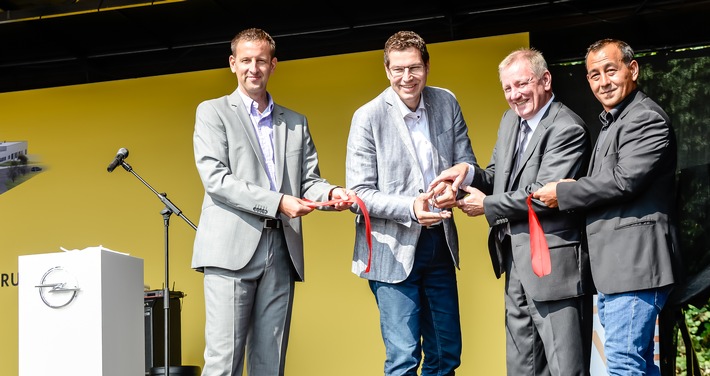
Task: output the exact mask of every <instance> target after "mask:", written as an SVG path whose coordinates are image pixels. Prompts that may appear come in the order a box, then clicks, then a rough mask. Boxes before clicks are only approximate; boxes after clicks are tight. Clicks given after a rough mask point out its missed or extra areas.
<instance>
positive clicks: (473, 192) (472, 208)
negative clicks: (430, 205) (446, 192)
mask: <svg viewBox="0 0 710 376" xmlns="http://www.w3.org/2000/svg"><path fill="white" fill-rule="evenodd" d="M463 190H464V191H466V192H468V193H469V194H468V196H466V197H464V198H462V199H460V200H458V201H456V206H457V207H458V208H459V209H461V211H463V212H464V213H466V214H468V216H469V217H476V216H479V215H481V214H484V210H483V199H484V198H486V195H485V193H483V192H481V191H479V190H478V189H476V188H473V187H464V188H463Z"/></svg>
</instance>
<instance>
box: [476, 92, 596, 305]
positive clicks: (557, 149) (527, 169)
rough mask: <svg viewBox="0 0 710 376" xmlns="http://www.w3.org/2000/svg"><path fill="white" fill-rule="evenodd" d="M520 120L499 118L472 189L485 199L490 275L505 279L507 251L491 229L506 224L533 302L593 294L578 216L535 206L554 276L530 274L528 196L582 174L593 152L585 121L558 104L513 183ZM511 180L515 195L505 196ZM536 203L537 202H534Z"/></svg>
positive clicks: (535, 135) (509, 113) (508, 113)
mask: <svg viewBox="0 0 710 376" xmlns="http://www.w3.org/2000/svg"><path fill="white" fill-rule="evenodd" d="M519 123H520V118H519V117H518V116H517V114H516V113H515V112H514V111H513V110H508V111H506V112H505V114H503V118H502V119H501V122H500V127H499V128H498V139H497V141H496V145H495V148H494V149H493V155H492V157H491V162H490V164H489V165H488V166H487V167H486V169H485V170H482V169H476V173H475V175H474V180H473V183H472V184H471V185H473V186H474V187H476V188H478V189H480V190H481V191H482V192H484V193H486V194H488V196H487V197H486V198H485V200H484V201H483V206H484V211H485V216H486V220H487V221H488V223H489V225H490V226H491V230H490V232H489V237H488V249H489V252H490V255H491V261H492V262H493V271H494V272H495V275H496V277H498V278H500V276H501V274H502V273H503V265H504V264H503V257H504V255H505V250H503V249H500V248H499V245H497V244H496V241H495V236H497V232H496V228H495V226H505V225H506V224H507V223H509V224H510V232H511V248H512V255H513V260H514V262H515V265H516V268H517V270H518V273H519V274H520V280H521V282H522V284H523V286H524V287H525V291H526V292H527V293H528V294H530V296H531V297H532V298H533V299H535V300H541V301H546V300H559V299H565V298H570V297H574V296H579V295H582V294H584V293H586V292H589V291H591V290H592V288H593V286H592V283H591V278H590V275H589V257H588V255H587V252H586V250H585V249H583V247H582V227H583V223H582V218H581V217H580V216H579V215H578V214H576V213H571V212H566V211H559V210H557V209H549V208H547V207H546V206H545V205H542V204H540V203H539V202H538V203H536V204H535V205H534V208H535V212H536V213H537V215H538V219H539V220H540V224H541V226H542V228H543V230H544V231H545V239H546V240H547V244H548V247H549V248H550V261H551V262H552V272H551V273H550V274H549V275H546V276H544V277H538V276H537V275H535V273H533V271H532V264H531V259H530V230H529V222H528V207H527V203H526V198H527V196H528V195H529V194H530V193H531V192H534V191H536V190H537V189H538V188H540V187H542V186H543V185H544V184H545V183H548V182H551V181H557V180H559V179H562V178H579V177H580V176H582V175H583V174H584V171H585V170H586V167H587V161H588V160H589V154H590V151H591V147H590V139H589V134H588V132H587V127H586V125H585V124H584V121H583V120H582V119H581V118H580V117H579V116H577V114H575V113H574V112H572V110H570V109H569V108H568V107H567V106H565V105H564V104H562V103H560V102H559V101H557V100H556V99H555V100H553V102H552V103H551V104H550V107H549V108H548V109H547V113H545V114H544V115H543V117H542V119H541V120H540V123H539V124H538V126H537V127H536V128H535V132H533V134H532V135H531V137H530V141H529V143H528V146H527V148H526V149H525V154H524V155H523V157H522V160H521V161H520V168H519V169H518V173H517V174H516V175H515V176H512V177H511V169H512V166H513V160H514V158H515V147H516V143H517V139H518V129H519ZM509 179H516V180H517V185H516V187H517V189H514V190H512V191H507V187H508V183H509ZM533 202H535V201H533Z"/></svg>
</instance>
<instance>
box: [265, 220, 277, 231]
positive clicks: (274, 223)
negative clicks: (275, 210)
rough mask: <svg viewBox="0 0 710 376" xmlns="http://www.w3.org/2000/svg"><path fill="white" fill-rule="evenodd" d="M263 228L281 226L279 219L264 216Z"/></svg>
mask: <svg viewBox="0 0 710 376" xmlns="http://www.w3.org/2000/svg"><path fill="white" fill-rule="evenodd" d="M264 228H270V229H274V228H281V221H280V220H278V219H274V218H264Z"/></svg>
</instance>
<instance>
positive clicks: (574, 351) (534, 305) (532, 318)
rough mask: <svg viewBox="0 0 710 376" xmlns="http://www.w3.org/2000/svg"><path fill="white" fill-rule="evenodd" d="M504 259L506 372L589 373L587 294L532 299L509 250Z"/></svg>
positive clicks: (523, 375)
mask: <svg viewBox="0 0 710 376" xmlns="http://www.w3.org/2000/svg"><path fill="white" fill-rule="evenodd" d="M508 244H509V243H508ZM505 258H506V260H504V263H505V275H506V277H505V313H506V315H505V329H506V338H505V339H506V366H507V370H508V373H507V374H508V375H510V376H547V375H553V376H572V375H589V365H590V357H591V351H592V348H591V346H592V323H593V322H592V295H591V294H587V295H584V296H580V297H574V298H568V299H561V300H551V301H536V300H533V299H532V298H531V297H530V295H528V294H527V293H526V292H525V288H523V285H522V283H521V282H520V279H519V277H518V271H517V269H516V267H515V263H514V262H513V261H512V259H513V257H512V255H511V254H510V252H508V253H507V255H506V257H505Z"/></svg>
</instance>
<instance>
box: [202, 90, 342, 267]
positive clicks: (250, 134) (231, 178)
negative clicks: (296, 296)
mask: <svg viewBox="0 0 710 376" xmlns="http://www.w3.org/2000/svg"><path fill="white" fill-rule="evenodd" d="M272 118H273V126H274V161H275V165H276V187H277V190H278V191H277V192H274V191H271V190H270V189H269V178H268V176H267V173H266V167H265V163H264V158H263V155H262V152H261V147H260V146H259V141H258V138H257V135H256V132H255V130H254V126H253V125H252V122H251V119H250V118H249V115H248V113H247V112H246V109H245V108H244V104H243V102H242V100H241V97H240V96H239V94H238V93H237V92H236V91H235V92H233V93H232V94H231V95H228V96H223V97H221V98H217V99H211V100H207V101H204V102H202V103H200V105H199V106H198V107H197V112H196V120H195V133H194V138H193V142H194V149H195V162H196V164H197V171H198V172H199V175H200V179H202V184H203V185H204V187H205V197H204V201H203V204H202V213H201V216H200V223H199V226H198V228H197V235H196V237H195V245H194V251H193V257H192V267H193V268H195V269H198V270H201V269H203V268H204V267H206V266H209V267H219V268H223V269H229V270H239V269H241V268H243V267H244V266H245V265H246V264H247V262H249V260H251V258H252V256H253V255H254V252H255V251H256V247H257V245H258V243H259V239H260V238H261V232H262V231H263V222H262V219H263V218H280V219H281V220H282V221H283V224H284V228H283V232H284V236H285V238H286V244H287V246H288V251H289V254H290V255H291V261H292V262H293V265H294V267H295V269H296V272H297V273H298V279H300V280H303V277H304V265H303V236H302V231H301V218H294V219H289V218H287V217H286V216H284V215H280V214H279V213H278V207H279V202H280V201H281V197H282V196H283V195H284V194H287V195H292V196H295V197H306V198H309V199H311V200H314V201H323V200H327V198H328V193H329V191H330V190H331V189H332V188H334V187H335V186H333V185H330V184H328V183H327V182H326V181H325V180H324V179H322V178H321V177H320V171H319V169H318V155H317V153H316V149H315V146H314V145H313V140H312V139H311V135H310V132H309V130H308V123H307V120H306V118H305V117H304V116H303V115H301V114H299V113H296V112H294V111H291V110H289V109H287V108H284V107H281V106H279V105H275V106H274V110H273V112H272Z"/></svg>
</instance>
